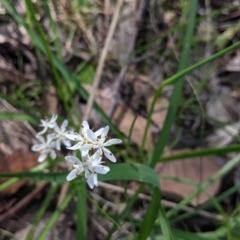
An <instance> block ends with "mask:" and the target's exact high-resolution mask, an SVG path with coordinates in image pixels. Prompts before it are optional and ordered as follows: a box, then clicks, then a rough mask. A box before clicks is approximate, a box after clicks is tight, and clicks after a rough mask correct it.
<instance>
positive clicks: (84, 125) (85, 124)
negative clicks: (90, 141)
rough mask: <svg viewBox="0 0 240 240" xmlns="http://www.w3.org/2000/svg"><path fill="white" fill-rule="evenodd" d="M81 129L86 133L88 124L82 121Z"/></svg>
mask: <svg viewBox="0 0 240 240" xmlns="http://www.w3.org/2000/svg"><path fill="white" fill-rule="evenodd" d="M82 127H83V128H84V129H85V131H86V130H87V129H89V124H88V122H87V121H83V122H82Z"/></svg>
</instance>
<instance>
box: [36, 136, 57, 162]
mask: <svg viewBox="0 0 240 240" xmlns="http://www.w3.org/2000/svg"><path fill="white" fill-rule="evenodd" d="M36 138H37V139H38V141H39V142H40V143H39V144H35V145H33V146H32V151H34V152H41V154H40V156H39V157H38V162H43V161H44V160H45V159H46V158H47V156H48V154H50V156H51V158H52V159H55V158H56V152H55V151H54V149H53V148H54V147H55V142H54V141H53V139H54V134H48V135H47V141H45V139H44V138H43V137H42V136H39V135H37V136H36Z"/></svg>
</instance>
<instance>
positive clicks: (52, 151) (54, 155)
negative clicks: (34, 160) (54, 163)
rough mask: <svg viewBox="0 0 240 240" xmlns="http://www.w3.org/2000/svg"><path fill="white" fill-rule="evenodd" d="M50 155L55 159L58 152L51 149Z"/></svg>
mask: <svg viewBox="0 0 240 240" xmlns="http://www.w3.org/2000/svg"><path fill="white" fill-rule="evenodd" d="M50 156H51V158H52V159H55V158H56V156H57V154H56V152H55V151H54V150H51V152H50Z"/></svg>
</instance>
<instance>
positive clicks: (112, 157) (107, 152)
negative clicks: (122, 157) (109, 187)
mask: <svg viewBox="0 0 240 240" xmlns="http://www.w3.org/2000/svg"><path fill="white" fill-rule="evenodd" d="M103 153H104V155H105V157H106V158H108V159H109V160H110V161H112V162H116V161H117V160H116V158H115V157H114V155H113V154H112V152H111V151H110V150H109V149H107V148H103Z"/></svg>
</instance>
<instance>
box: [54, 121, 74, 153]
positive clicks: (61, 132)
mask: <svg viewBox="0 0 240 240" xmlns="http://www.w3.org/2000/svg"><path fill="white" fill-rule="evenodd" d="M67 125H68V120H64V121H63V123H62V125H61V128H59V126H58V125H57V124H56V125H55V127H54V131H55V132H56V134H55V138H56V149H57V150H60V149H61V142H63V144H64V145H65V146H66V147H70V146H71V143H70V141H69V140H68V139H67V138H66V137H65V134H66V129H67Z"/></svg>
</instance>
